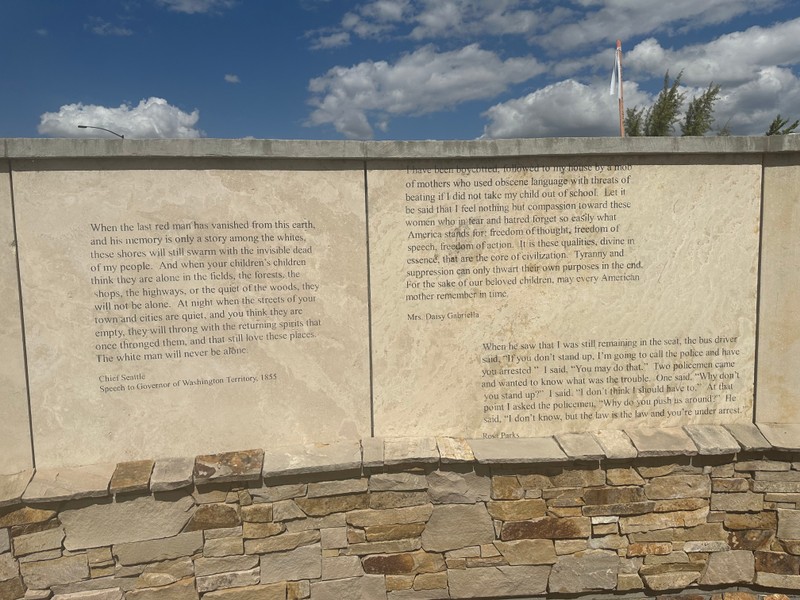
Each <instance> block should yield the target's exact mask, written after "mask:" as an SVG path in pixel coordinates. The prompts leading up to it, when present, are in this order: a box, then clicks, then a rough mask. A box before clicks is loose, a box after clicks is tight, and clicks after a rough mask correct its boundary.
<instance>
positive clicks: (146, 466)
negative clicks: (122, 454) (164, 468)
mask: <svg viewBox="0 0 800 600" xmlns="http://www.w3.org/2000/svg"><path fill="white" fill-rule="evenodd" d="M154 464H155V462H154V461H152V460H136V461H131V462H124V463H119V464H118V465H117V468H116V469H115V470H114V474H113V475H112V476H111V483H110V484H109V488H108V490H109V491H110V492H111V493H112V494H125V493H129V492H146V491H147V490H148V489H149V485H150V474H151V473H152V472H153V466H154Z"/></svg>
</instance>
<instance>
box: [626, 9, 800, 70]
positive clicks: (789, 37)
mask: <svg viewBox="0 0 800 600" xmlns="http://www.w3.org/2000/svg"><path fill="white" fill-rule="evenodd" d="M625 63H626V65H627V66H628V68H629V69H631V70H633V71H634V72H641V73H648V74H650V75H663V74H664V71H665V70H667V69H669V70H670V72H672V73H674V74H676V75H677V74H678V73H679V72H680V71H683V80H684V81H685V82H687V83H689V84H695V85H707V84H708V82H710V81H714V82H716V83H720V84H722V85H723V86H725V85H726V84H742V83H744V82H746V81H751V80H752V79H753V78H755V77H759V74H760V73H761V71H762V70H763V69H764V68H765V67H769V66H775V65H796V64H798V63H800V18H798V19H794V20H791V21H786V22H783V23H778V24H776V25H774V26H772V27H768V28H767V27H758V26H756V27H751V28H749V29H747V30H745V31H737V32H734V33H729V34H726V35H723V36H720V37H719V38H717V39H715V40H713V41H711V42H709V43H707V44H696V45H692V46H684V47H683V48H681V49H679V50H672V49H665V48H663V47H662V46H661V44H660V43H659V42H658V41H657V40H655V39H653V38H650V39H647V40H644V41H643V42H641V43H639V44H637V45H636V47H635V48H634V49H633V50H631V51H630V52H629V53H628V54H627V55H626V57H625Z"/></svg>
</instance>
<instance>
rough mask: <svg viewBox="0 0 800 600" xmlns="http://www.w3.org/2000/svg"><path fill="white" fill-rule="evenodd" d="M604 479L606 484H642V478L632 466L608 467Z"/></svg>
mask: <svg viewBox="0 0 800 600" xmlns="http://www.w3.org/2000/svg"><path fill="white" fill-rule="evenodd" d="M606 481H607V483H608V485H644V479H643V478H642V477H641V475H639V474H638V473H637V472H636V470H635V469H633V467H624V468H619V469H608V470H607V471H606Z"/></svg>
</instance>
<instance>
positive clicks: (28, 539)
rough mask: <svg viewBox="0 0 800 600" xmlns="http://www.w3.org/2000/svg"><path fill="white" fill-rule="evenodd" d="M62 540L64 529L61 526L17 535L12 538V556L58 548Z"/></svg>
mask: <svg viewBox="0 0 800 600" xmlns="http://www.w3.org/2000/svg"><path fill="white" fill-rule="evenodd" d="M63 541H64V529H62V528H61V527H57V528H55V529H47V530H45V531H40V532H38V533H29V534H27V535H19V536H17V537H15V538H14V556H16V557H20V556H25V555H26V554H33V553H34V552H44V551H46V550H60V549H61V543H62V542H63Z"/></svg>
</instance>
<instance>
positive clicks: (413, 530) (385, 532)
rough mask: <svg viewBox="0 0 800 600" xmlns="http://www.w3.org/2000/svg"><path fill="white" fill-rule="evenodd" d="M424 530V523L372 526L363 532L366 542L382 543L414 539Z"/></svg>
mask: <svg viewBox="0 0 800 600" xmlns="http://www.w3.org/2000/svg"><path fill="white" fill-rule="evenodd" d="M424 529H425V523H406V524H403V525H373V526H372V527H367V528H366V529H365V532H366V536H367V537H366V540H367V541H370V542H382V541H386V540H402V539H406V538H416V537H419V536H420V535H422V532H423V530H424Z"/></svg>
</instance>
